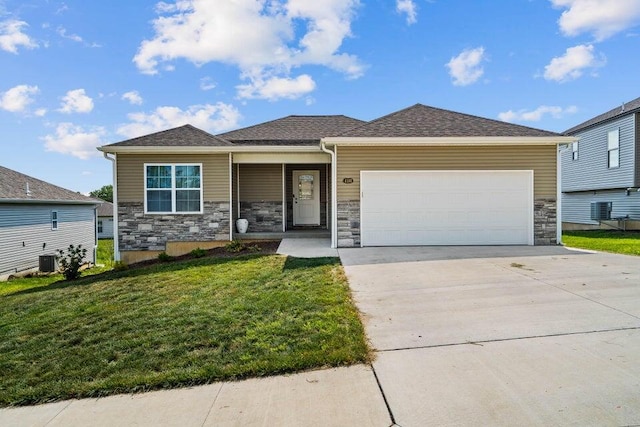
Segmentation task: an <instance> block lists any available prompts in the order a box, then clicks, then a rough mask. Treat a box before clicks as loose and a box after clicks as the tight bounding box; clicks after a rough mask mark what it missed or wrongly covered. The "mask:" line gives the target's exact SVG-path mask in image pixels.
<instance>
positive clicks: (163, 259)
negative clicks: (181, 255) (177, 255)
mask: <svg viewBox="0 0 640 427" xmlns="http://www.w3.org/2000/svg"><path fill="white" fill-rule="evenodd" d="M158 259H159V260H160V262H169V261H172V260H173V257H172V256H171V255H169V254H167V253H166V252H160V253H159V254H158Z"/></svg>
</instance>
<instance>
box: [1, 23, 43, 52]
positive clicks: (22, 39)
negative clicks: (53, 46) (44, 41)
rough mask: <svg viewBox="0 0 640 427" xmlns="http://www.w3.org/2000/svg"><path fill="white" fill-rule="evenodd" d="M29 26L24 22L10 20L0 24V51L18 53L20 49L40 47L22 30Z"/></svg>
mask: <svg viewBox="0 0 640 427" xmlns="http://www.w3.org/2000/svg"><path fill="white" fill-rule="evenodd" d="M28 26H29V25H28V24H27V23H26V22H24V21H17V20H15V19H9V20H6V21H2V22H0V49H2V50H5V51H7V52H11V53H18V47H20V46H22V47H24V48H26V49H33V48H36V47H38V44H37V43H36V42H34V41H33V39H32V38H31V37H29V36H28V35H27V34H25V33H24V32H23V31H22V30H23V28H25V27H28Z"/></svg>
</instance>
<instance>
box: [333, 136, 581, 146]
mask: <svg viewBox="0 0 640 427" xmlns="http://www.w3.org/2000/svg"><path fill="white" fill-rule="evenodd" d="M575 141H577V138H575V137H573V136H534V137H531V136H529V137H515V136H472V137H438V138H424V137H419V138H414V137H409V138H407V137H404V138H364V137H358V138H343V137H329V138H322V142H323V143H325V144H326V145H343V146H368V145H373V146H380V145H389V146H396V147H398V146H412V145H426V146H496V145H558V144H569V143H572V142H575Z"/></svg>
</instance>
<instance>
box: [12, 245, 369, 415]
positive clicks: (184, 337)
mask: <svg viewBox="0 0 640 427" xmlns="http://www.w3.org/2000/svg"><path fill="white" fill-rule="evenodd" d="M368 357H369V349H368V346H367V343H366V340H365V336H364V331H363V327H362V324H361V323H360V320H359V316H358V313H357V310H356V309H355V307H354V305H353V303H352V301H351V299H350V294H349V289H348V285H347V282H346V278H345V276H344V273H343V271H342V267H341V266H340V264H339V261H338V260H337V259H335V258H316V259H296V258H285V257H281V256H278V255H267V256H265V255H248V256H243V257H238V258H211V257H208V258H200V259H197V260H191V261H184V262H172V263H165V264H157V265H154V266H150V267H146V268H140V269H135V270H128V271H123V272H107V273H102V274H98V275H92V276H86V277H83V278H81V279H80V280H78V281H74V282H62V281H61V282H56V283H52V284H49V285H48V286H42V287H34V288H31V289H24V290H22V291H18V292H14V293H10V294H7V295H4V296H0V372H2V375H0V406H7V405H25V404H34V403H42V402H49V401H54V400H59V399H66V398H78V397H96V396H104V395H108V394H113V393H122V392H138V391H146V390H151V389H158V388H171V387H177V386H188V385H195V384H203V383H209V382H213V381H220V380H229V379H238V378H243V377H248V376H263V375H272V374H278V373H285V372H294V371H300V370H305V369H310V368H316V367H323V366H339V365H345V364H353V363H358V362H363V361H366V360H368Z"/></svg>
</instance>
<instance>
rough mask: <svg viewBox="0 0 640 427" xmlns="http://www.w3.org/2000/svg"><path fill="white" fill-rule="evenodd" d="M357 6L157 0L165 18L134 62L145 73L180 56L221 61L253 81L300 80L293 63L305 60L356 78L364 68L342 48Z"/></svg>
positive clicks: (348, 2) (336, 1)
mask: <svg viewBox="0 0 640 427" xmlns="http://www.w3.org/2000/svg"><path fill="white" fill-rule="evenodd" d="M358 5H359V0H322V1H313V2H312V1H309V0H281V1H266V0H241V1H237V0H219V1H217V2H216V5H215V7H212V6H211V2H210V1H208V0H181V1H178V2H176V3H175V4H169V3H158V4H157V5H156V11H157V12H158V13H160V14H161V15H162V16H160V17H158V18H157V19H156V20H155V21H154V22H153V24H154V28H155V36H154V37H153V38H152V39H150V40H144V41H143V42H142V43H141V44H140V47H139V49H138V53H137V54H136V56H135V57H134V62H135V64H136V65H137V67H138V69H139V70H140V71H141V72H143V73H146V74H155V73H157V72H158V67H159V65H160V63H166V62H170V61H173V60H175V59H178V58H184V59H187V60H189V61H191V62H193V63H194V64H196V65H201V64H205V63H208V62H214V61H215V62H222V63H226V64H231V65H234V66H237V67H238V68H239V69H240V75H241V77H242V78H243V79H247V80H249V85H251V84H253V81H252V80H263V81H267V80H271V79H272V78H282V79H294V80H297V79H298V78H299V77H292V75H291V74H292V69H293V68H295V67H299V66H303V65H322V66H326V67H329V68H331V69H334V70H337V71H339V72H341V73H343V74H345V75H346V76H347V77H348V78H357V77H360V76H361V75H362V74H363V72H364V66H363V65H362V64H361V63H360V61H359V59H358V58H357V57H355V56H353V55H349V54H346V53H342V52H340V47H341V46H342V43H343V41H344V39H345V38H347V37H349V36H350V35H351V21H352V19H353V17H354V14H355V10H356V8H357V7H358ZM242 86H243V85H241V87H242ZM287 89H288V88H285V90H287ZM270 95H271V96H274V97H276V98H277V97H278V96H277V94H270ZM284 96H285V97H288V96H289V93H288V92H285V93H284Z"/></svg>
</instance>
